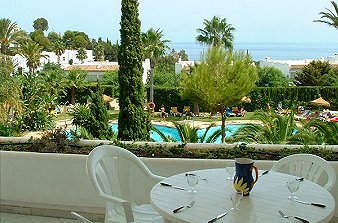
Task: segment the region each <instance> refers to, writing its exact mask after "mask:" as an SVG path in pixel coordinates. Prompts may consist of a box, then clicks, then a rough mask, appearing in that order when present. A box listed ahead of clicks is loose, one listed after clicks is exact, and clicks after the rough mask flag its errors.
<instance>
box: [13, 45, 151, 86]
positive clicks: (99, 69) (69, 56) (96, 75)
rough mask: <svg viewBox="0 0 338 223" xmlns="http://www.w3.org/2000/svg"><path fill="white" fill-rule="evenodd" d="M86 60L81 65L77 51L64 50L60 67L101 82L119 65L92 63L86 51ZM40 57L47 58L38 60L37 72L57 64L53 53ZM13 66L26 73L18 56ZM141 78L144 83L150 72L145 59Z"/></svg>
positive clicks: (91, 57) (25, 65)
mask: <svg viewBox="0 0 338 223" xmlns="http://www.w3.org/2000/svg"><path fill="white" fill-rule="evenodd" d="M86 53H87V58H86V59H85V60H84V61H83V63H82V62H81V61H80V60H79V59H77V58H76V55H77V50H65V52H64V53H63V54H62V55H61V56H60V65H61V67H62V68H63V69H64V70H65V71H69V70H72V69H77V68H78V69H81V70H84V71H87V72H88V77H87V80H89V81H96V80H97V79H99V80H102V77H103V74H104V73H105V72H106V71H114V70H118V69H119V65H118V63H117V62H109V61H94V56H93V51H92V50H86ZM42 55H46V56H47V58H41V59H40V63H41V65H40V67H39V68H38V69H37V70H41V69H42V68H43V66H44V65H45V64H47V63H57V61H58V57H57V56H56V54H55V53H54V52H47V51H42ZM12 60H13V62H14V64H16V66H17V67H20V68H22V69H23V71H25V72H28V71H29V69H28V67H27V64H26V63H27V61H26V59H25V58H24V57H22V56H21V55H19V54H16V55H15V56H13V57H12ZM70 60H73V63H72V65H70V64H69V61H70ZM142 65H143V76H142V81H143V83H146V81H147V78H148V73H149V70H150V60H149V59H145V61H144V62H143V64H142Z"/></svg>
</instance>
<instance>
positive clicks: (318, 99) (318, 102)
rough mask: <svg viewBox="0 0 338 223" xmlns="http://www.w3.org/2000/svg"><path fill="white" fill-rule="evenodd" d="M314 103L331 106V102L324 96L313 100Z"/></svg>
mask: <svg viewBox="0 0 338 223" xmlns="http://www.w3.org/2000/svg"><path fill="white" fill-rule="evenodd" d="M311 103H312V104H314V105H321V106H325V107H329V106H330V103H329V102H328V101H325V100H324V99H323V98H322V97H319V98H317V99H316V100H313V101H311Z"/></svg>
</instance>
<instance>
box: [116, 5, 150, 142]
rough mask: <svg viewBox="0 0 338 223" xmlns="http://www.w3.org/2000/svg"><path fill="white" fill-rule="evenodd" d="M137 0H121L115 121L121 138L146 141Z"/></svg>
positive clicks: (146, 127) (147, 118) (146, 124)
mask: <svg viewBox="0 0 338 223" xmlns="http://www.w3.org/2000/svg"><path fill="white" fill-rule="evenodd" d="M138 5H139V3H138V1H137V0H122V7H121V12H122V15H121V22H120V24H121V29H120V35H121V44H120V47H119V53H118V61H119V66H120V68H119V75H118V76H119V84H120V97H119V106H120V113H119V122H118V138H119V139H121V140H132V141H137V140H147V141H148V140H149V139H150V133H149V132H150V128H151V123H150V118H149V113H148V112H147V113H145V112H144V110H143V105H144V103H143V100H144V93H145V92H144V86H143V83H142V73H143V68H142V57H143V51H142V42H141V22H140V20H139V13H138Z"/></svg>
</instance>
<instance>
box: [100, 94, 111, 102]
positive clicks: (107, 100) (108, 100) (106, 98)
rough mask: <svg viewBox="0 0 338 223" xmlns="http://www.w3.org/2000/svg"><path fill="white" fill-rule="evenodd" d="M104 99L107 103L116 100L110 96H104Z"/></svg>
mask: <svg viewBox="0 0 338 223" xmlns="http://www.w3.org/2000/svg"><path fill="white" fill-rule="evenodd" d="M102 98H103V100H104V101H105V102H111V101H113V100H114V98H112V97H109V96H108V95H105V94H104V95H102Z"/></svg>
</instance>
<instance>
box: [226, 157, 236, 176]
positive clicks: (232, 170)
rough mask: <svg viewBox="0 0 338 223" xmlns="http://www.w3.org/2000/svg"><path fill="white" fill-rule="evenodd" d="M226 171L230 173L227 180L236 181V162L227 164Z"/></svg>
mask: <svg viewBox="0 0 338 223" xmlns="http://www.w3.org/2000/svg"><path fill="white" fill-rule="evenodd" d="M225 170H226V171H227V173H228V177H227V180H234V176H235V172H236V170H235V161H233V162H230V163H227V164H226V165H225Z"/></svg>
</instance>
